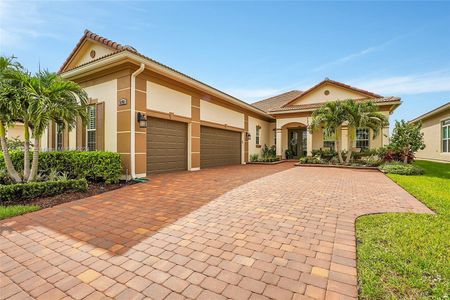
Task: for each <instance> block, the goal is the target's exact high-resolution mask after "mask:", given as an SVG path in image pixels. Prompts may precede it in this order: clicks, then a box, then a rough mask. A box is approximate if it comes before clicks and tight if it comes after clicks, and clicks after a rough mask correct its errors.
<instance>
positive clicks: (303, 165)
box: [295, 163, 380, 171]
mask: <svg viewBox="0 0 450 300" xmlns="http://www.w3.org/2000/svg"><path fill="white" fill-rule="evenodd" d="M295 166H297V167H317V168H341V169H359V170H375V171H379V170H380V169H379V168H378V167H369V166H356V165H353V166H351V165H350V166H346V165H331V164H328V165H325V164H301V163H296V164H295Z"/></svg>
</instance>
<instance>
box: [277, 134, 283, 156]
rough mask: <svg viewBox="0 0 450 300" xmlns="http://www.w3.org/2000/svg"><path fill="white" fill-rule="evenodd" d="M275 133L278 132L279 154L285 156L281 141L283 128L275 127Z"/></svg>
mask: <svg viewBox="0 0 450 300" xmlns="http://www.w3.org/2000/svg"><path fill="white" fill-rule="evenodd" d="M275 134H276V140H277V144H276V147H277V156H278V157H279V158H282V157H283V149H282V146H281V145H282V143H281V139H282V134H281V128H276V129H275Z"/></svg>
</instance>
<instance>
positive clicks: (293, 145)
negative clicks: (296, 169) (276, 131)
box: [281, 122, 308, 158]
mask: <svg viewBox="0 0 450 300" xmlns="http://www.w3.org/2000/svg"><path fill="white" fill-rule="evenodd" d="M281 129H282V131H285V132H286V134H287V148H286V149H287V150H288V151H286V152H285V155H286V158H299V157H301V156H306V154H307V135H308V133H307V127H306V125H305V124H302V123H299V122H291V123H288V124H285V125H284V126H283V127H282V128H281Z"/></svg>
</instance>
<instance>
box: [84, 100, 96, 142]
mask: <svg viewBox="0 0 450 300" xmlns="http://www.w3.org/2000/svg"><path fill="white" fill-rule="evenodd" d="M86 131H87V134H86V145H87V150H88V151H95V150H96V149H97V138H96V131H97V106H96V105H90V106H89V108H88V120H87V126H86Z"/></svg>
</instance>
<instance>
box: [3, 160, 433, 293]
mask: <svg viewBox="0 0 450 300" xmlns="http://www.w3.org/2000/svg"><path fill="white" fill-rule="evenodd" d="M290 166H291V164H290V163H284V164H280V165H274V166H255V165H248V166H234V167H225V168H216V169H210V170H204V171H200V172H194V173H189V172H180V173H173V174H163V175H158V176H154V177H152V180H151V182H149V183H145V184H139V185H134V186H131V187H126V188H123V189H120V190H117V191H113V192H109V193H105V194H101V195H97V196H95V197H91V198H87V199H83V200H80V201H76V202H72V203H66V204H63V205H59V206H56V207H54V208H50V209H45V210H41V211H38V212H35V213H31V214H27V215H24V216H21V217H16V218H12V219H9V220H4V221H1V222H0V230H1V236H0V272H1V275H0V276H1V277H0V298H2V299H7V298H8V299H25V298H27V297H28V298H38V299H62V298H68V299H69V298H75V299H82V298H85V299H105V298H117V299H141V298H146V297H147V298H151V299H182V298H192V299H224V298H233V299H250V298H251V299H267V298H274V299H291V298H293V299H303V298H304V299H309V298H316V299H322V298H325V297H326V298H327V299H347V298H348V299H351V298H355V297H357V287H356V284H357V281H356V268H355V264H356V257H355V229H354V225H355V219H356V218H357V217H358V216H360V215H363V214H368V213H377V212H395V211H399V212H400V211H401V212H405V211H407V212H418V213H430V212H431V211H430V210H429V209H427V208H426V207H425V206H424V205H423V204H421V203H420V202H419V201H417V200H416V199H415V198H413V197H412V196H410V195H409V194H408V193H407V192H406V191H404V190H403V189H401V188H400V187H399V186H397V185H396V184H394V183H393V182H392V181H390V179H388V178H387V177H385V176H384V175H383V174H381V173H378V172H374V171H356V170H342V169H333V168H304V167H296V168H291V167H290Z"/></svg>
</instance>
